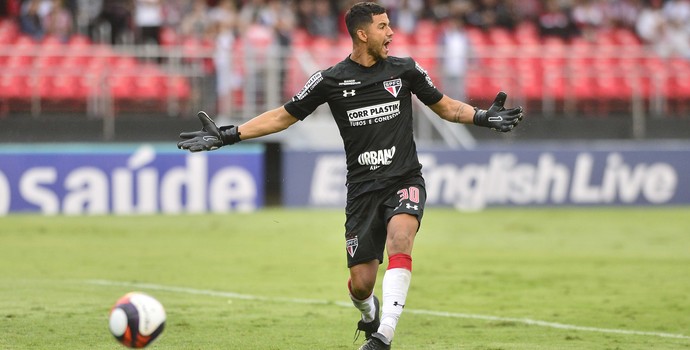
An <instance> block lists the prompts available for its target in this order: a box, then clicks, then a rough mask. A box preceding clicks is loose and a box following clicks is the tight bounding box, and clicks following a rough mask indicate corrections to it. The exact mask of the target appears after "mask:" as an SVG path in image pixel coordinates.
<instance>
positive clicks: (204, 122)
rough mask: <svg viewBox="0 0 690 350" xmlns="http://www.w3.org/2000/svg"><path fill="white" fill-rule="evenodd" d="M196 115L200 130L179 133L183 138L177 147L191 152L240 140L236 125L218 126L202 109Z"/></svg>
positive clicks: (207, 149)
mask: <svg viewBox="0 0 690 350" xmlns="http://www.w3.org/2000/svg"><path fill="white" fill-rule="evenodd" d="M197 117H199V120H201V126H202V128H201V131H190V132H183V133H181V134H180V138H182V139H183V140H182V141H180V142H178V143H177V148H179V149H186V150H190V151H191V152H199V151H213V150H214V149H218V148H220V147H223V146H225V145H232V144H234V143H238V142H240V141H241V140H240V132H239V130H238V129H237V127H236V126H234V125H228V126H221V127H220V128H219V127H218V126H217V125H216V123H215V122H213V119H211V117H209V116H208V114H206V112H204V111H201V112H199V113H197Z"/></svg>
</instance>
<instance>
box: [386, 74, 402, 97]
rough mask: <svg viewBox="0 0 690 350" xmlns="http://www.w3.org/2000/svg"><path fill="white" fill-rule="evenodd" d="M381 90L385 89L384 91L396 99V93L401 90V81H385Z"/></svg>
mask: <svg viewBox="0 0 690 350" xmlns="http://www.w3.org/2000/svg"><path fill="white" fill-rule="evenodd" d="M383 88H384V89H386V91H388V92H390V93H391V95H393V97H398V93H399V92H400V89H401V88H402V80H401V79H399V78H398V79H393V80H386V81H384V82H383Z"/></svg>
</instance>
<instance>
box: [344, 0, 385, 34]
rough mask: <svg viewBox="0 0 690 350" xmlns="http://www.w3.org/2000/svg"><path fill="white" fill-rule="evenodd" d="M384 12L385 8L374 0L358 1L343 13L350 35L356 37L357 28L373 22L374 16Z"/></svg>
mask: <svg viewBox="0 0 690 350" xmlns="http://www.w3.org/2000/svg"><path fill="white" fill-rule="evenodd" d="M383 13H386V8H385V7H383V6H381V5H379V4H377V3H375V2H358V3H356V4H354V5H352V7H350V9H349V10H347V13H345V26H347V31H348V33H350V36H351V37H352V38H353V39H354V38H356V37H357V30H358V29H360V28H362V26H364V25H367V24H371V23H373V22H374V18H373V17H374V16H375V15H380V14H383Z"/></svg>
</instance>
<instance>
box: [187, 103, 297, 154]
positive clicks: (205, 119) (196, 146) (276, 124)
mask: <svg viewBox="0 0 690 350" xmlns="http://www.w3.org/2000/svg"><path fill="white" fill-rule="evenodd" d="M197 117H199V120H200V121H201V126H202V127H201V130H200V131H191V132H183V133H181V134H180V138H181V139H182V141H180V142H178V143H177V147H178V148H180V149H186V150H189V151H191V152H199V151H212V150H214V149H218V148H220V147H223V146H226V145H232V144H235V143H237V142H240V141H242V140H248V139H253V138H257V137H261V136H265V135H268V134H273V133H276V132H279V131H283V130H285V129H287V128H288V127H290V125H292V124H294V123H296V122H297V120H298V119H297V118H295V117H293V116H292V115H291V114H290V113H288V111H287V110H286V109H285V107H282V106H281V107H278V108H276V109H272V110H270V111H267V112H264V113H262V114H261V115H259V116H257V117H255V118H253V119H251V120H249V121H248V122H246V123H244V124H242V125H240V126H234V125H228V126H221V127H218V125H216V123H215V122H214V121H213V119H211V117H209V116H208V114H206V112H203V111H202V112H199V113H198V114H197Z"/></svg>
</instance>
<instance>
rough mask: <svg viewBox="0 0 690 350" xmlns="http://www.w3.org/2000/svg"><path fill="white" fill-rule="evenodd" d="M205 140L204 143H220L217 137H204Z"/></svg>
mask: <svg viewBox="0 0 690 350" xmlns="http://www.w3.org/2000/svg"><path fill="white" fill-rule="evenodd" d="M203 139H204V141H206V142H208V141H213V142H216V141H218V138H217V137H215V136H204V137H203Z"/></svg>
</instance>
